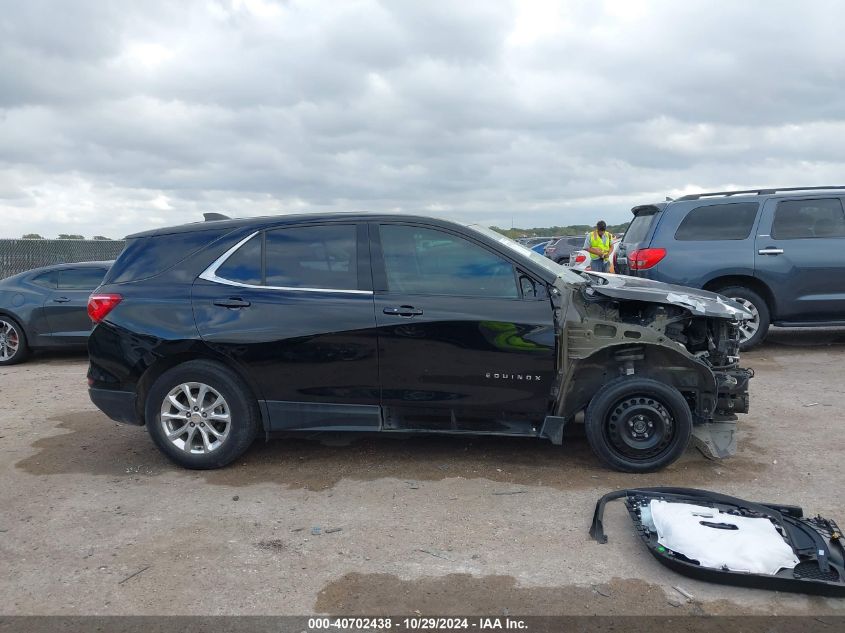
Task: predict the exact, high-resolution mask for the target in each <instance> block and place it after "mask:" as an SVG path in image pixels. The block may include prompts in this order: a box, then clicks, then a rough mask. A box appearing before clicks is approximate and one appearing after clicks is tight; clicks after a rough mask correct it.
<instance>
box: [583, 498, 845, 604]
mask: <svg viewBox="0 0 845 633" xmlns="http://www.w3.org/2000/svg"><path fill="white" fill-rule="evenodd" d="M621 498H624V499H625V506H626V507H627V509H628V514H630V516H631V519H632V520H633V522H634V527H635V528H636V530H637V533H638V534H639V536H640V538H641V539H642V540H643V542H644V543H645V545H646V547H647V548H648V551H649V552H651V554H652V555H653V556H654V557H655V558H656V559H657V560H658V561H660V562H661V563H662V564H663V565H665V566H666V567H669V568H670V569H672V570H674V571H676V572H678V573H681V574H684V575H686V576H690V577H691V578H696V579H698V580H706V581H709V582H717V583H722V584H729V585H739V586H743V587H754V588H756V589H770V590H775V591H791V592H798V593H809V594H816V595H823V596H837V597H845V542H843V537H842V533H841V531H840V530H839V528H838V527H837V525H836V523H834V522H833V521H832V520H829V519H825V518H822V517H820V516H816V517H813V518H808V517H805V516H804V513H803V510H802V509H801V508H800V507H798V506H789V505H778V504H771V503H754V502H752V501H744V500H743V499H737V498H736V497H729V496H727V495H723V494H719V493H717V492H709V491H707V490H696V489H694V488H633V489H627V490H618V491H616V492H611V493H608V494H606V495H605V496H603V497H602V498H601V499H599V501H598V503H597V504H596V511H595V514H594V516H593V523H592V525H591V527H590V536H592V537H593V538H594V539H595V540H596V541H598V542H599V543H607V536H605V533H604V525H603V518H604V508H605V506H606V505H607V502H608V501H612V500H614V499H621ZM654 499H658V500H663V501H667V502H675V503H690V504H696V505H701V506H708V507H712V508H714V509H717V510H720V511H722V512H726V513H729V514H735V515H739V516H746V517H754V518H767V519H769V520H770V521H771V522H772V523H773V524H774V526H775V528H776V529H777V531H778V532H779V533H780V534H781V536H782V537H783V539H784V541H785V542H786V543H787V545H789V546H790V547H791V548H792V550H793V552H794V553H795V556H796V557H797V558H798V560H799V563H798V564H797V565H796V566H795V567H794V568H793V569H781V570H780V571H778V572H777V573H776V574H772V575H767V574H756V573H748V572H741V571H733V570H729V569H716V568H712V567H704V566H702V565H700V564H699V562H698V561H696V560H691V559H689V558H687V557H685V556H684V555H683V554H681V553H680V552H673V551H671V550H669V549H667V548H665V547H663V546H662V545H660V543H658V535H657V533H656V532H655V531H653V530H652V529H650V528H649V527H647V526H646V525H644V524H643V520H642V514H641V511H642V508H643V507H645V506H648V505H649V503H650V502H651V501H652V500H654Z"/></svg>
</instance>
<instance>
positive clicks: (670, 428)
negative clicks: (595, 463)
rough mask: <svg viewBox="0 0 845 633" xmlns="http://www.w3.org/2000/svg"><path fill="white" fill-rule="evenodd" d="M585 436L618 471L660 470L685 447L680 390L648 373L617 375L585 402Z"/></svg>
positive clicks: (686, 412) (686, 421) (688, 417)
mask: <svg viewBox="0 0 845 633" xmlns="http://www.w3.org/2000/svg"><path fill="white" fill-rule="evenodd" d="M584 426H585V430H586V432H587V441H588V442H589V444H590V447H591V448H592V449H593V452H594V453H595V454H596V455H597V456H598V457H599V459H601V460H602V461H603V462H604V463H605V464H607V465H608V466H610V467H611V468H613V469H615V470H620V471H623V472H650V471H654V470H660V469H661V468H664V467H665V466H668V465H669V464H671V463H672V462H674V461H675V460H677V459H678V458H679V457H680V456H681V455H682V454H683V452H684V450H686V447H687V444H688V443H689V439H690V435H691V434H692V413H691V411H690V408H689V405H688V404H687V401H686V400H685V399H684V397H683V395H681V392H679V391H678V390H677V389H675V388H674V387H671V386H669V385H665V384H663V383H661V382H658V381H656V380H651V379H648V378H627V377H625V378H619V379H617V380H614V381H613V382H610V383H608V384H607V385H605V386H604V387H603V388H602V389H601V390H600V391H599V392H598V393H597V394H596V396H595V397H594V398H593V400H592V401H591V402H590V404H589V406H588V407H587V412H586V415H585V418H584Z"/></svg>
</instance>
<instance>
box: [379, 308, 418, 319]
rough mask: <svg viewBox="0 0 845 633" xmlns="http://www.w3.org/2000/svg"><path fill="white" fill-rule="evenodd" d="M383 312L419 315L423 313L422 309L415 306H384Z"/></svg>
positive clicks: (405, 315)
mask: <svg viewBox="0 0 845 633" xmlns="http://www.w3.org/2000/svg"><path fill="white" fill-rule="evenodd" d="M382 312H384V313H385V314H390V315H392V316H403V317H409V316H419V315H421V314H422V313H423V311H422V310H421V309H419V308H415V307H414V306H398V307H397V306H392V307H388V308H384V309H383V310H382Z"/></svg>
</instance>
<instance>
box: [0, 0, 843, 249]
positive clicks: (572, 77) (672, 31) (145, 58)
mask: <svg viewBox="0 0 845 633" xmlns="http://www.w3.org/2000/svg"><path fill="white" fill-rule="evenodd" d="M843 23H845V3H842V2H839V1H837V0H831V1H822V0H818V1H816V0H807V1H804V2H776V1H772V0H769V1H765V2H763V1H760V2H751V1H742V2H733V1H732V2H714V1H702V2H698V1H692V0H684V1H683V2H679V1H674V0H673V1H666V2H641V1H638V0H620V1H605V2H599V1H584V2H560V3H554V2H544V1H538V2H532V1H528V0H526V1H520V2H505V1H496V0H479V1H477V2H473V1H469V0H446V1H439V0H425V1H423V0H383V1H382V2H378V1H375V0H360V1H359V0H349V1H347V0H326V1H317V0H289V1H278V2H277V1H275V0H195V1H188V0H185V1H179V2H173V1H170V0H162V1H157V0H138V1H136V2H130V1H114V2H109V1H107V0H90V1H86V0H73V1H65V0H53V1H52V2H49V1H42V0H26V2H21V1H19V0H0V217H2V219H3V220H4V221H3V222H2V223H0V227H2V228H0V237H18V236H20V235H21V234H23V233H26V232H37V233H41V234H43V235H45V236H55V235H57V234H58V233H82V234H84V235H87V236H91V235H94V234H104V235H107V236H110V237H121V236H123V235H125V234H126V233H129V232H132V231H136V230H142V229H146V228H152V227H155V226H161V225H169V224H178V223H181V222H185V221H193V220H196V219H198V218H200V217H201V213H202V212H203V211H220V212H224V213H228V214H230V215H235V216H248V215H261V214H269V213H289V212H297V211H305V210H308V211H331V210H378V211H382V210H390V211H399V212H422V213H427V214H431V215H438V216H446V217H452V218H457V219H460V220H464V221H477V222H484V223H486V224H497V225H499V226H510V225H511V223H512V222H513V223H514V224H515V225H516V226H545V225H551V224H571V223H584V222H592V221H593V220H594V219H596V218H597V217H604V218H606V219H607V220H609V221H612V222H615V221H623V220H626V219H627V218H628V217H629V209H630V207H631V206H632V205H633V204H637V203H641V202H648V201H655V200H662V199H663V197H664V196H666V195H670V196H673V195H678V194H680V193H683V192H688V191H695V190H700V189H705V190H712V189H721V188H731V187H748V186H766V185H782V186H786V185H796V184H837V183H838V184H845V46H843V44H842V25H843Z"/></svg>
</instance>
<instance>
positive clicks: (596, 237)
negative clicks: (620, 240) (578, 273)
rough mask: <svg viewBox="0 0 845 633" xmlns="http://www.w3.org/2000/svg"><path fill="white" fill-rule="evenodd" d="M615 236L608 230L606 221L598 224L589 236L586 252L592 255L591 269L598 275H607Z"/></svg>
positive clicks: (585, 244)
mask: <svg viewBox="0 0 845 633" xmlns="http://www.w3.org/2000/svg"><path fill="white" fill-rule="evenodd" d="M612 244H613V235H611V234H610V232H609V231H608V230H607V223H606V222H605V221H604V220H599V221H598V222H596V228H595V229H594V230H592V231H590V232H589V233H588V234H587V239H585V240H584V250H585V251H587V252H588V253H589V254H590V269H591V270H594V271H595V272H597V273H606V272H608V268H609V266H610V248H611V246H612Z"/></svg>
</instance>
